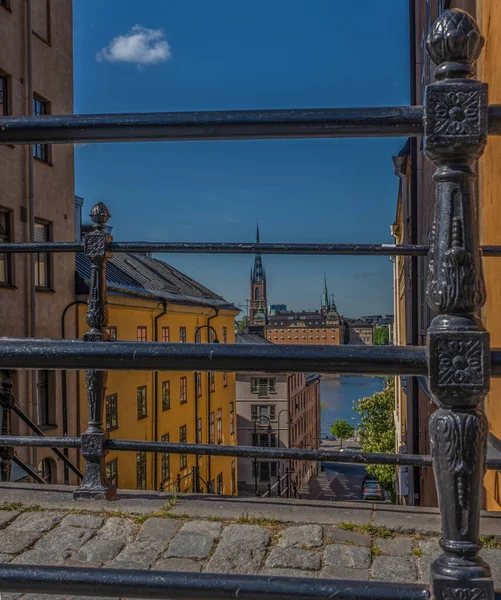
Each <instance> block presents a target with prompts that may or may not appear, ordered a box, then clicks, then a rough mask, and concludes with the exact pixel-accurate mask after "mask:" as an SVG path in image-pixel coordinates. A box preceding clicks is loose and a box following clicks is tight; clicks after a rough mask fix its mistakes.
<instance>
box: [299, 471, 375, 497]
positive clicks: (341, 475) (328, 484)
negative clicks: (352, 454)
mask: <svg viewBox="0 0 501 600" xmlns="http://www.w3.org/2000/svg"><path fill="white" fill-rule="evenodd" d="M323 466H324V470H323V471H321V472H320V473H319V475H318V477H315V478H314V479H312V480H310V482H309V483H308V484H307V485H306V486H305V487H304V488H303V489H302V490H301V495H302V497H303V498H309V499H311V500H343V501H345V502H350V501H355V500H362V479H363V477H364V473H365V467H363V466H361V465H349V464H340V463H333V462H324V463H323Z"/></svg>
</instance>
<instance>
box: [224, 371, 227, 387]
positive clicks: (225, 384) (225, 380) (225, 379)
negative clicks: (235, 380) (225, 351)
mask: <svg viewBox="0 0 501 600" xmlns="http://www.w3.org/2000/svg"><path fill="white" fill-rule="evenodd" d="M223 386H224V387H227V386H228V373H227V372H226V371H223Z"/></svg>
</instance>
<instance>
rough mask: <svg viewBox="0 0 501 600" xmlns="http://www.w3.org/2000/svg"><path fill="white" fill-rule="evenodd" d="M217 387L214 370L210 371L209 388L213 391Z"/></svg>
mask: <svg viewBox="0 0 501 600" xmlns="http://www.w3.org/2000/svg"><path fill="white" fill-rule="evenodd" d="M215 389H216V383H215V379H214V371H209V390H210V391H211V392H213V391H214V390H215Z"/></svg>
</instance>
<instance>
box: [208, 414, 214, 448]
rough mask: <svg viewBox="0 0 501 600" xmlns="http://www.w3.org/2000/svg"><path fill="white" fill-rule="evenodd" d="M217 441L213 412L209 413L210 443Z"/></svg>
mask: <svg viewBox="0 0 501 600" xmlns="http://www.w3.org/2000/svg"><path fill="white" fill-rule="evenodd" d="M214 442H215V430H214V413H213V412H211V414H210V415H209V444H213V443H214Z"/></svg>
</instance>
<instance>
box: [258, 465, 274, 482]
mask: <svg viewBox="0 0 501 600" xmlns="http://www.w3.org/2000/svg"><path fill="white" fill-rule="evenodd" d="M258 465H259V480H260V481H270V480H271V478H272V477H276V476H277V463H276V462H259V463H258Z"/></svg>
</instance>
